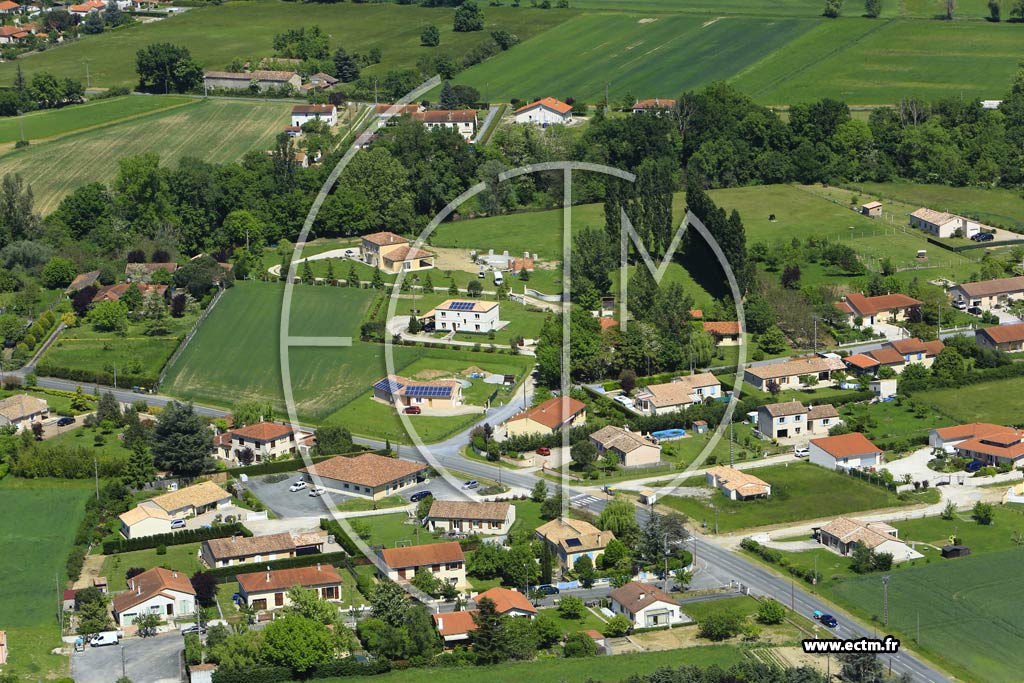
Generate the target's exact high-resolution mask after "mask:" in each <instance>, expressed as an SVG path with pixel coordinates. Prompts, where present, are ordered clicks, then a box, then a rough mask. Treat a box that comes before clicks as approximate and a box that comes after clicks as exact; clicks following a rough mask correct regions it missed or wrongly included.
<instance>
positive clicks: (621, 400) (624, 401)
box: [614, 394, 633, 408]
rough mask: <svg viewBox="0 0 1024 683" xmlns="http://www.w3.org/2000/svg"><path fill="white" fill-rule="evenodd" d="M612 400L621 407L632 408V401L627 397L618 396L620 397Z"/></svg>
mask: <svg viewBox="0 0 1024 683" xmlns="http://www.w3.org/2000/svg"><path fill="white" fill-rule="evenodd" d="M614 400H615V402H616V403H621V404H622V405H624V406H626V407H627V408H632V407H633V399H631V398H630V397H629V396H626V395H625V394H620V395H618V396H616V397H615V399H614Z"/></svg>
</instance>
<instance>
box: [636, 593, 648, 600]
mask: <svg viewBox="0 0 1024 683" xmlns="http://www.w3.org/2000/svg"><path fill="white" fill-rule="evenodd" d="M646 595H647V594H646V593H641V594H640V595H639V596H638V597H637V600H643V599H644V597H645V596H646Z"/></svg>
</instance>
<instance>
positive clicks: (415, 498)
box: [409, 491, 434, 503]
mask: <svg viewBox="0 0 1024 683" xmlns="http://www.w3.org/2000/svg"><path fill="white" fill-rule="evenodd" d="M433 495H434V494H433V493H431V492H430V491H417V492H416V493H414V494H412V495H411V496H409V501H410V502H412V503H418V502H420V501H421V500H423V499H424V498H426V497H427V496H433Z"/></svg>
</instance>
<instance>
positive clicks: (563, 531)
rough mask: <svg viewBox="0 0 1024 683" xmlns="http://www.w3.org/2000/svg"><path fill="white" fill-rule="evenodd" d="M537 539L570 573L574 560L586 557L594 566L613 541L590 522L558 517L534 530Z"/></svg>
mask: <svg viewBox="0 0 1024 683" xmlns="http://www.w3.org/2000/svg"><path fill="white" fill-rule="evenodd" d="M534 534H536V536H537V538H538V539H540V540H542V541H544V542H545V543H547V544H548V545H550V546H551V549H552V550H553V551H554V553H555V555H556V556H557V557H558V560H559V562H561V563H562V566H563V567H564V568H565V569H566V571H572V568H573V566H574V565H575V564H576V560H578V559H579V558H581V557H583V556H584V555H586V556H587V557H589V558H590V559H591V561H593V562H594V563H595V565H596V563H597V562H596V561H597V556H598V555H601V554H602V553H603V552H604V549H605V548H607V547H608V544H609V543H611V542H612V541H614V540H615V534H614V533H612V532H611V531H602V530H600V529H598V528H597V527H596V526H594V525H593V524H591V523H590V522H585V521H583V520H582V519H572V518H571V517H559V518H556V519H553V520H551V521H550V522H548V523H546V524H542V525H541V526H539V527H537V528H536V529H535V530H534Z"/></svg>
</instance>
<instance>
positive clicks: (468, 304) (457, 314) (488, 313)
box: [422, 299, 506, 334]
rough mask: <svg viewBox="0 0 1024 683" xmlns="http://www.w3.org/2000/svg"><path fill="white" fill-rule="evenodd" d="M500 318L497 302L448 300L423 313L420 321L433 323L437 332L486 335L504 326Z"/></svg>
mask: <svg viewBox="0 0 1024 683" xmlns="http://www.w3.org/2000/svg"><path fill="white" fill-rule="evenodd" d="M500 316H501V309H500V306H499V304H498V302H497V301H479V300H475V299H474V300H464V299H448V300H446V301H443V302H441V303H439V304H438V305H437V306H435V307H434V308H433V309H431V310H429V311H427V312H426V313H424V314H423V316H422V320H424V321H427V320H430V321H433V323H434V329H435V330H437V331H438V332H472V333H474V334H487V333H489V332H492V331H495V330H500V329H501V328H502V327H504V326H505V324H506V323H504V322H502V321H501V320H500Z"/></svg>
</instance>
